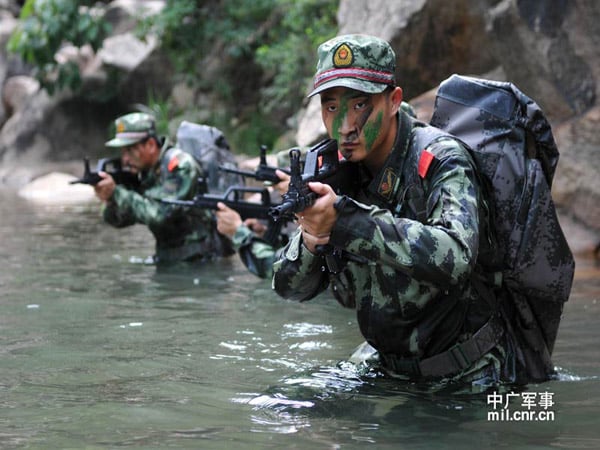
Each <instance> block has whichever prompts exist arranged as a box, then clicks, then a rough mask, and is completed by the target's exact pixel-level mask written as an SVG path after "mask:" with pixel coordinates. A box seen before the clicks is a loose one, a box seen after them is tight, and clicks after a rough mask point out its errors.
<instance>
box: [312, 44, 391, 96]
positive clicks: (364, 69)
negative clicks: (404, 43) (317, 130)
mask: <svg viewBox="0 0 600 450" xmlns="http://www.w3.org/2000/svg"><path fill="white" fill-rule="evenodd" d="M318 56H319V62H318V63H317V73H316V74H315V77H314V80H313V81H314V85H313V91H312V92H311V93H310V94H309V95H308V96H309V97H312V96H313V95H315V94H318V93H320V92H322V91H324V90H326V89H329V88H332V87H347V88H350V89H356V90H358V91H361V92H367V93H369V94H378V93H380V92H383V91H384V90H385V88H386V87H388V86H394V85H395V77H394V72H395V70H396V55H395V53H394V50H392V47H391V46H390V44H388V43H387V42H386V41H384V40H382V39H379V38H377V37H375V36H368V35H363V34H349V35H344V36H337V37H335V38H333V39H331V40H329V41H327V42H324V43H323V44H321V45H320V46H319V49H318Z"/></svg>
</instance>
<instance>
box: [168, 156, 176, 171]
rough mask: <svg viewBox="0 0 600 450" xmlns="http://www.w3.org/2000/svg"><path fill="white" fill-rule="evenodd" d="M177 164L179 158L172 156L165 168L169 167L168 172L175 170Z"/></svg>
mask: <svg viewBox="0 0 600 450" xmlns="http://www.w3.org/2000/svg"><path fill="white" fill-rule="evenodd" d="M178 165H179V159H177V156H174V157H173V158H171V160H170V161H169V165H168V166H167V168H168V169H169V172H173V170H175V169H176V168H177V166H178Z"/></svg>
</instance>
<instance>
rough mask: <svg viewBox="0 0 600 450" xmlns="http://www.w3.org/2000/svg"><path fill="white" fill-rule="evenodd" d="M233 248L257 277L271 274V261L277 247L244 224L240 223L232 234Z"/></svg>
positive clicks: (273, 259) (265, 276)
mask: <svg viewBox="0 0 600 450" xmlns="http://www.w3.org/2000/svg"><path fill="white" fill-rule="evenodd" d="M232 242H233V248H234V250H235V251H237V252H238V253H239V255H240V259H241V260H242V262H243V263H244V265H245V266H246V268H247V269H248V270H249V271H250V272H251V273H253V274H254V275H256V276H257V277H259V278H270V277H271V276H272V275H273V262H274V261H275V257H276V254H277V249H276V248H274V247H273V246H272V245H270V244H268V243H267V242H265V241H263V240H262V239H260V238H259V237H258V236H257V235H256V233H254V232H253V231H252V230H251V229H250V228H248V227H247V226H246V225H241V226H239V227H238V228H237V230H236V231H235V234H234V235H233V239H232Z"/></svg>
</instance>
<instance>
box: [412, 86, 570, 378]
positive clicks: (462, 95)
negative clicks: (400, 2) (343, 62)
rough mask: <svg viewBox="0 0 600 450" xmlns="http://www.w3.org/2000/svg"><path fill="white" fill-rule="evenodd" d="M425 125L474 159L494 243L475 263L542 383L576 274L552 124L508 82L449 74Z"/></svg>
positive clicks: (523, 361)
mask: <svg viewBox="0 0 600 450" xmlns="http://www.w3.org/2000/svg"><path fill="white" fill-rule="evenodd" d="M431 125H434V126H435V127H437V128H440V129H441V130H443V131H445V132H447V133H449V134H451V135H453V136H455V137H457V138H458V139H459V140H460V141H462V142H463V143H465V144H466V146H467V147H468V149H469V150H470V153H471V155H472V156H473V159H474V160H475V163H476V165H477V168H478V172H479V174H480V177H481V180H482V181H483V184H484V188H485V192H486V199H487V201H488V206H489V210H490V215H489V218H488V225H489V228H490V229H491V230H492V233H493V234H494V235H495V239H496V244H495V245H493V248H491V249H487V250H488V251H483V252H482V253H481V256H480V258H479V261H478V263H480V264H481V266H482V267H484V268H485V269H486V271H488V272H489V273H491V274H494V275H496V278H497V279H501V283H502V286H503V289H502V291H503V294H502V297H501V305H500V308H501V310H502V312H503V314H504V316H505V318H506V322H507V324H508V326H509V327H510V328H512V329H509V330H508V331H509V332H510V333H511V334H512V335H513V336H514V337H515V340H516V342H517V344H518V346H519V349H518V350H517V352H518V353H519V354H518V359H519V361H520V362H521V364H522V365H523V366H524V370H525V371H526V372H527V374H528V376H529V378H530V379H531V380H545V379H547V378H548V376H549V374H551V373H553V370H554V368H553V365H552V362H551V354H552V350H553V348H554V342H555V340H556V335H557V331H558V326H559V323H560V318H561V314H562V310H563V304H564V302H566V301H567V299H568V298H569V293H570V290H571V285H572V282H573V275H574V270H575V262H574V259H573V255H572V253H571V251H570V249H569V246H568V244H567V241H566V239H565V237H564V234H563V232H562V229H561V227H560V224H559V222H558V218H557V215H556V210H555V207H554V203H553V201H552V196H551V186H552V179H553V177H554V172H555V169H556V164H557V163H558V156H559V155H558V149H557V147H556V144H555V142H554V138H553V136H552V130H551V127H550V124H549V123H548V121H547V119H546V118H545V116H544V114H543V112H542V111H541V109H540V108H539V106H538V105H537V104H536V103H535V102H534V101H533V100H532V99H530V98H529V97H527V96H526V95H525V94H523V93H522V92H521V91H520V90H519V89H518V88H517V87H516V86H514V85H513V84H512V83H506V82H495V81H489V80H484V79H476V78H471V77H465V76H459V75H453V76H451V77H450V78H448V79H447V80H445V81H444V82H442V83H441V84H440V86H439V89H438V93H437V97H436V102H435V108H434V113H433V117H432V119H431ZM421 148H424V147H421ZM492 255H493V256H492ZM482 259H485V260H482Z"/></svg>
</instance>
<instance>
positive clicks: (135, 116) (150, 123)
mask: <svg viewBox="0 0 600 450" xmlns="http://www.w3.org/2000/svg"><path fill="white" fill-rule="evenodd" d="M155 130H156V127H155V120H154V117H152V116H151V115H150V114H146V113H130V114H126V115H124V116H121V117H119V118H117V120H115V137H114V138H113V139H111V140H110V141H108V142H107V143H106V144H104V145H106V146H107V147H126V146H128V145H133V144H135V143H136V142H139V141H141V140H143V139H146V138H147V137H149V136H154V135H155V133H156V131H155Z"/></svg>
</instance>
